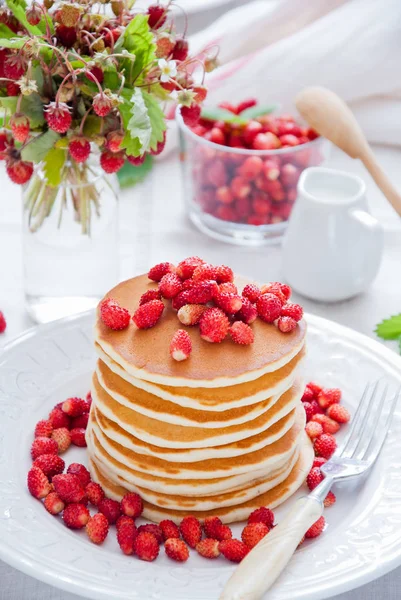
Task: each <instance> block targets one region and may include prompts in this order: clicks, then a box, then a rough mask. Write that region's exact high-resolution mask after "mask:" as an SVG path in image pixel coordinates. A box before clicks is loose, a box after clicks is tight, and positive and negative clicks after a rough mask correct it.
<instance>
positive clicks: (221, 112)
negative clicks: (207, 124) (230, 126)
mask: <svg viewBox="0 0 401 600" xmlns="http://www.w3.org/2000/svg"><path fill="white" fill-rule="evenodd" d="M201 117H202V119H207V120H208V121H224V122H225V123H237V124H238V125H245V124H246V123H247V120H246V119H242V118H241V117H240V116H239V115H235V114H234V113H232V112H230V111H229V110H226V109H225V108H219V107H216V108H211V107H207V108H202V112H201Z"/></svg>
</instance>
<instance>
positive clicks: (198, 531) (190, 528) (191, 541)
mask: <svg viewBox="0 0 401 600" xmlns="http://www.w3.org/2000/svg"><path fill="white" fill-rule="evenodd" d="M180 532H181V535H182V537H183V539H184V540H185V541H186V543H187V544H188V546H190V547H191V548H195V546H196V544H197V543H198V542H200V541H201V538H202V527H201V524H200V523H199V521H198V519H197V518H196V517H192V516H189V517H184V518H183V520H182V521H181V523H180Z"/></svg>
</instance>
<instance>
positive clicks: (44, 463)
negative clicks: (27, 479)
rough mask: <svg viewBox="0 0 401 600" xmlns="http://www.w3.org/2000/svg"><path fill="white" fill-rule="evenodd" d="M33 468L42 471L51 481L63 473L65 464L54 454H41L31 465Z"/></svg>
mask: <svg viewBox="0 0 401 600" xmlns="http://www.w3.org/2000/svg"><path fill="white" fill-rule="evenodd" d="M33 466H34V467H39V469H42V471H43V473H44V474H45V475H46V477H48V478H49V479H51V478H52V477H53V476H54V475H59V474H60V473H62V472H63V471H64V467H65V462H64V461H63V459H62V458H60V456H57V455H56V454H41V455H40V456H38V458H37V459H36V460H35V462H34V463H33Z"/></svg>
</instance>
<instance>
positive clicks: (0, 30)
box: [0, 23, 15, 46]
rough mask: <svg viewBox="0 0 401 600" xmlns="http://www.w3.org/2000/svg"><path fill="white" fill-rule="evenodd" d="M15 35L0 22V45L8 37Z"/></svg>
mask: <svg viewBox="0 0 401 600" xmlns="http://www.w3.org/2000/svg"><path fill="white" fill-rule="evenodd" d="M13 37H15V33H14V32H13V31H11V29H9V28H8V27H7V25H5V24H4V23H0V38H1V39H0V46H3V43H4V42H5V41H7V40H9V39H10V38H13Z"/></svg>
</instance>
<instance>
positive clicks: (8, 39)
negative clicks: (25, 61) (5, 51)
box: [0, 23, 29, 48]
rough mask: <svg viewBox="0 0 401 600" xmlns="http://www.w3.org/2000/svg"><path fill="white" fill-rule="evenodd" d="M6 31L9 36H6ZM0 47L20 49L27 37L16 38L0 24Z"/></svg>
mask: <svg viewBox="0 0 401 600" xmlns="http://www.w3.org/2000/svg"><path fill="white" fill-rule="evenodd" d="M7 31H8V32H10V34H11V35H7ZM0 36H1V39H0V47H1V48H22V46H23V45H24V44H25V42H26V41H27V40H29V38H28V37H16V36H15V33H13V32H12V31H11V29H8V27H6V25H3V24H2V23H1V24H0Z"/></svg>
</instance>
